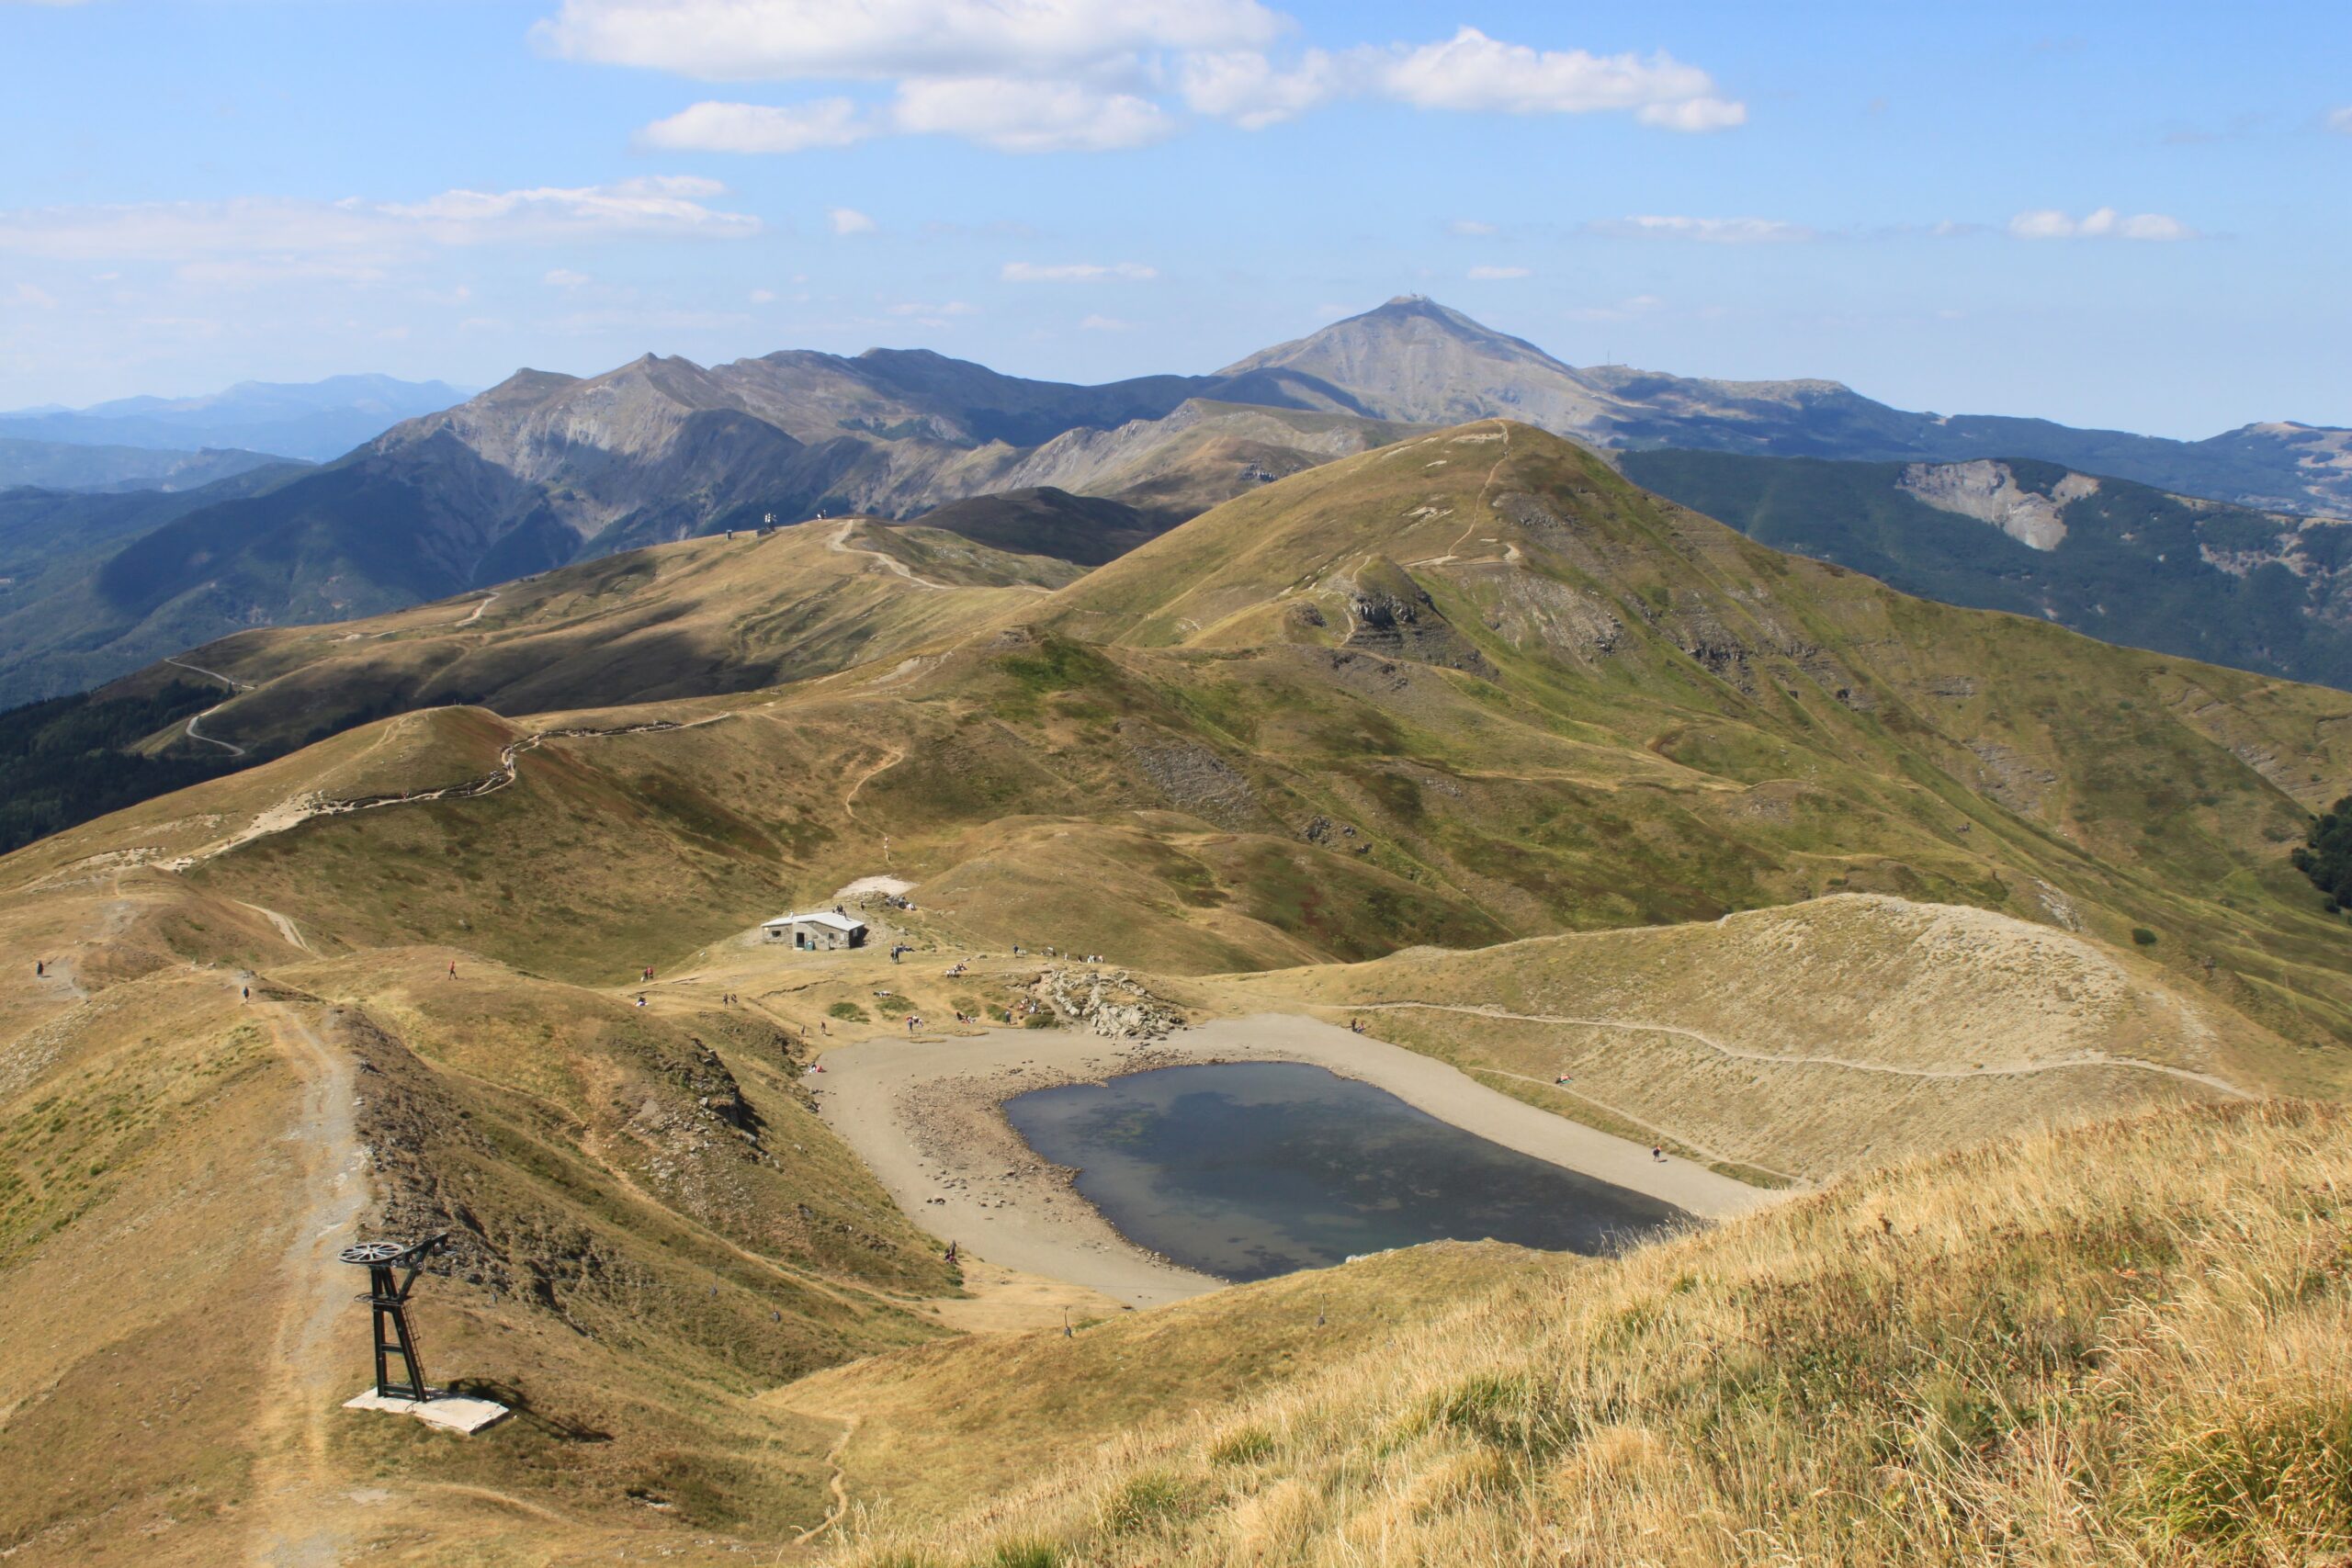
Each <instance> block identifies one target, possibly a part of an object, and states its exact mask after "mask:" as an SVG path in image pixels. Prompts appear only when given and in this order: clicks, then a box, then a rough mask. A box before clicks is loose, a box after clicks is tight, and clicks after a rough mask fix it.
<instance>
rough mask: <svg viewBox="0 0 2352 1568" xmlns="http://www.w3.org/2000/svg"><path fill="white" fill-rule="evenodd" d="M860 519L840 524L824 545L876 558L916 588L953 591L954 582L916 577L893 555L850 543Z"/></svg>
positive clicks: (854, 518) (841, 551)
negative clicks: (850, 537)
mask: <svg viewBox="0 0 2352 1568" xmlns="http://www.w3.org/2000/svg"><path fill="white" fill-rule="evenodd" d="M862 521H864V519H862V518H856V517H853V518H851V519H850V520H849V521H848V522H846V523H844V524H842V525H841V526H840V527H839V528H837V529H835V530H834V531H833V536H832V537H831V539H829V540H827V541H826V544H825V547H826V548H827V549H829V550H833V551H836V552H838V553H839V554H842V555H845V556H865V557H868V558H871V559H874V560H878V561H880V562H881V563H882V564H883V565H884V566H886V567H888V569H889V570H892V571H895V572H897V573H898V574H899V576H900V577H903V578H905V579H906V580H907V581H909V582H911V583H913V584H914V585H915V586H916V587H917V588H929V589H932V590H933V591H934V592H941V593H952V592H955V588H956V585H955V584H954V583H952V582H933V581H932V580H931V579H929V578H928V577H918V576H916V575H915V573H914V572H913V571H912V570H910V569H909V567H908V566H907V563H906V562H904V561H902V560H899V558H896V557H894V556H888V555H885V554H883V553H882V552H881V551H880V550H869V549H867V548H866V547H865V546H863V545H853V544H851V543H850V542H849V536H850V534H851V532H852V531H853V530H854V529H855V528H856V527H857V525H858V524H859V523H860V522H862Z"/></svg>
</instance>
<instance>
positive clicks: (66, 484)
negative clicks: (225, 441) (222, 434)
mask: <svg viewBox="0 0 2352 1568" xmlns="http://www.w3.org/2000/svg"><path fill="white" fill-rule="evenodd" d="M284 462H285V459H284V458H282V457H271V456H269V455H268V454H267V453H264V452H245V451H237V450H229V451H220V450H208V451H201V452H191V451H185V450H182V449H180V448H177V447H169V446H85V445H82V444H79V443H76V442H71V441H27V440H20V439H17V438H15V437H11V436H8V435H5V434H0V490H7V489H10V488H13V487H15V486H18V485H33V486H37V487H39V488H40V489H42V490H58V491H127V490H159V491H190V490H198V489H201V488H203V487H204V486H206V485H209V484H210V483H212V482H213V481H214V480H216V479H227V478H228V477H230V476H231V475H232V474H242V473H244V472H245V471H247V470H248V469H252V468H269V467H273V466H276V465H280V464H283V463H284Z"/></svg>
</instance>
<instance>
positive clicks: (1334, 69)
mask: <svg viewBox="0 0 2352 1568" xmlns="http://www.w3.org/2000/svg"><path fill="white" fill-rule="evenodd" d="M1344 77H1345V73H1344V71H1343V69H1342V67H1341V65H1340V62H1338V61H1336V60H1334V59H1332V57H1331V56H1329V55H1328V54H1326V53H1324V52H1323V51H1321V50H1319V49H1310V50H1308V51H1306V55H1305V57H1304V58H1302V59H1301V60H1300V62H1299V63H1298V64H1297V65H1296V66H1295V67H1294V68H1292V69H1290V70H1287V71H1285V70H1281V69H1278V68H1277V67H1276V66H1275V64H1274V63H1273V62H1272V61H1271V60H1268V59H1267V58H1266V57H1265V56H1264V55H1263V54H1261V53H1259V52H1258V51H1256V50H1227V51H1219V52H1217V53H1214V54H1196V55H1193V56H1192V57H1191V58H1190V59H1188V60H1186V61H1185V62H1184V63H1183V68H1182V71H1181V72H1180V73H1179V76H1178V79H1179V83H1180V85H1181V86H1182V90H1183V94H1184V102H1185V103H1186V104H1187V105H1188V106H1190V107H1192V108H1193V111H1194V112H1196V113H1199V114H1204V115H1208V116H1210V117H1212V118H1216V119H1227V120H1231V121H1232V122H1233V123H1234V124H1236V125H1238V126H1240V127H1241V128H1242V129H1243V130H1264V129H1265V128H1266V127H1267V126H1270V125H1275V124H1279V123H1280V122H1281V121H1283V120H1286V119H1291V118H1295V117H1296V116H1298V115H1301V114H1304V113H1306V111H1307V110H1308V109H1311V108H1314V107H1317V106H1318V105H1320V104H1322V103H1324V102H1326V101H1327V100H1329V99H1330V98H1331V97H1333V96H1337V95H1338V94H1339V93H1340V92H1341V91H1342V90H1343V89H1344V86H1345V80H1344Z"/></svg>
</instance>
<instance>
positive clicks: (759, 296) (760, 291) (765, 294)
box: [751, 288, 775, 305]
mask: <svg viewBox="0 0 2352 1568" xmlns="http://www.w3.org/2000/svg"><path fill="white" fill-rule="evenodd" d="M751 300H752V304H754V305H773V304H775V289H773V288H754V289H752V293H751Z"/></svg>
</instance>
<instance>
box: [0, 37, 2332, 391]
mask: <svg viewBox="0 0 2352 1568" xmlns="http://www.w3.org/2000/svg"><path fill="white" fill-rule="evenodd" d="M2347 37H2352V28H2347V27H2346V16H2345V12H2344V10H2343V8H2342V6H2341V5H2340V4H2334V5H2321V4H2310V5H2285V4H2278V5H2244V6H2237V7H2233V8H2226V9H2225V8H2222V7H2214V6H2205V5H2198V6H2187V5H2168V4H2163V3H2161V0H2159V3H2155V4H2145V3H2143V4H2138V5H2130V6H2125V5H2077V6H2065V5H2048V4H2044V5H2036V6H2023V5H2017V6H2011V5H2000V4H1990V5H1986V4H1980V5H1973V6H1965V7H1962V6H1928V5H1886V4H1883V3H1881V4H1874V5H1844V4H1813V5H1808V6H1805V7H1804V9H1803V11H1802V13H1801V16H1800V15H1798V14H1796V13H1794V12H1793V10H1792V8H1789V7H1781V6H1757V5H1753V4H1744V5H1680V6H1678V5H1671V4H1657V3H1645V4H1640V5H1630V4H1628V5H1616V4H1589V5H1579V6H1559V5H1521V4H1459V5H1453V4H1449V5H1443V6H1438V5H1413V6H1404V5H1380V4H1370V5H1362V4H1360V5H1347V6H1340V5H1323V4H1307V3H1304V0H1300V3H1294V4H1277V3H1276V0H1123V3H1113V0H858V3H842V0H537V3H532V4H508V3H506V0H399V3H397V4H379V3H375V0H332V3H329V0H190V3H186V4H161V3H157V4H148V3H141V0H79V3H65V4H57V3H41V0H0V61H5V62H6V79H7V81H8V84H9V91H8V93H7V94H6V95H5V96H0V145H5V146H6V148H7V150H8V152H7V156H6V159H5V161H4V162H0V407H9V406H20V405H27V404H35V403H42V402H49V401H57V402H62V403H68V404H79V403H83V402H87V401H91V400H96V399H100V398H107V397H116V396H122V395H127V394H130V393H135V392H164V393H187V392H195V391H200V390H205V389H210V388H213V387H217V386H220V385H222V384H225V383H227V382H229V381H232V380H237V379H242V378H266V379H307V378H313V377H318V376H324V375H329V374H334V373H336V372H341V371H350V370H369V369H373V370H385V371H389V372H391V373H393V374H396V375H401V376H407V377H413V378H424V377H434V376H438V377H442V378H448V379H451V380H456V381H461V382H469V383H473V384H488V383H489V382H492V381H494V380H496V379H498V378H501V377H503V376H504V375H505V374H507V373H508V372H509V371H511V370H513V369H514V368H515V367H518V366H524V365H529V366H533V367H540V368H547V369H559V370H567V371H572V372H582V373H585V372H593V371H595V370H599V369H603V368H606V367H610V366H612V365H615V364H617V363H619V362H621V361H623V360H626V359H628V358H630V357H633V356H634V355H638V354H639V353H642V352H645V351H647V350H653V351H656V352H660V353H664V354H683V355H688V356H689V357H691V358H694V359H695V360H698V361H701V362H704V363H711V362H714V361H718V360H724V359H729V358H733V357H736V356H739V355H752V354H760V353H764V352H767V351H769V350H772V349H775V348H783V347H813V348H821V349H828V350H832V351H837V352H844V353H848V352H855V351H856V350H859V349H862V348H865V347H868V346H872V345H876V344H888V345H896V346H924V347H932V348H936V349H938V350H940V351H942V352H944V353H948V354H953V355H961V356H965V357H969V358H975V359H979V360H982V361H984V362H986V363H988V364H990V365H993V366H996V367H999V368H1001V369H1005V370H1010V371H1014V372H1017V373H1022V374H1027V375H1035V376H1047V377H1056V378H1076V379H1088V380H1094V379H1104V378H1113V377H1117V376H1124V375H1135V374H1142V373H1147V372H1152V371H1159V370H1189V371H1205V370H1210V369H1214V368H1216V367H1218V366H1220V365H1223V364H1225V363H1227V362H1228V361H1230V360H1232V359H1235V358H1238V357H1239V356H1241V355H1244V354H1246V353H1248V352H1250V351H1251V350H1253V349H1256V348H1259V347H1261V346H1264V345H1265V344H1270V343H1273V342H1276V341H1280V340H1282V339H1284V338H1289V337H1295V336H1297V335H1299V334H1301V333H1305V332H1308V331H1311V330H1312V329H1313V328H1315V327H1316V326H1317V325H1318V324H1320V323H1321V322H1323V321H1329V320H1331V319H1333V318H1335V317H1336V316H1339V315H1341V314H1345V313H1349V312H1351V311H1353V310H1361V309H1364V308H1366V307H1368V306H1371V305H1374V304H1376V303H1378V302H1379V301H1380V300H1381V299H1385V298H1387V297H1388V296H1390V295H1394V294H1397V293H1404V292H1420V293H1426V294H1430V295H1431V296H1433V297H1435V298H1437V299H1442V300H1444V301H1446V302H1447V303H1449V304H1453V305H1454V306H1457V307H1458V308H1460V309H1462V310H1467V311H1468V312H1470V313H1471V314H1473V315H1475V316H1476V317H1478V318H1480V319H1481V320H1484V321H1487V322H1489V323H1490V324H1492V325H1495V326H1497V327H1499V328H1502V329H1504V330H1507V331H1510V332H1513V333H1519V334H1520V335H1521V336H1524V337H1527V338H1529V339H1531V340H1532V341H1533V342H1535V343H1537V344H1541V345H1542V346H1544V347H1545V348H1547V349H1549V350H1551V351H1552V352H1554V353H1555V354H1557V355H1560V356H1561V357H1563V358H1565V359H1567V360H1568V361H1570V362H1571V363H1577V364H1583V363H1590V362H1595V361H1599V360H1601V359H1604V358H1613V359H1616V360H1619V361H1623V362H1629V363H1632V364H1636V365H1641V366H1645V367H1652V368H1657V369H1664V370H1671V371H1675V372H1678V373H1682V374H1689V375H1707V376H1718V377H1727V378H1780V377H1792V376H1820V377H1830V378H1837V379H1839V380H1843V381H1846V382H1849V384H1851V385H1853V386H1855V387H1856V388H1858V389H1860V390H1862V391H1863V392H1865V393H1868V394H1869V395H1871V396H1873V397H1877V398H1881V399H1883V400H1888V401H1890V402H1894V403H1897V404H1900V405H1902V406H1905V407H1911V408H1929V409H1935V410H1939V411H1941V412H2003V413H2018V414H2039V415H2043V416H2047V417H2052V418H2057V419H2063V420H2065V421H2067V422H2069V423H2085V424H2106V425H2115V426H2120V427H2123V428H2129V429H2136V430H2145V431H2151V432H2154V433H2158V434H2172V435H2204V434H2213V433H2214V432H2216V431H2219V430H2222V429H2224V428H2228V427H2230V426H2233V425H2236V424H2240V423H2246V422H2248V421H2252V420H2257V419H2278V418H2291V419H2300V420H2304V421H2307V422H2312V423H2336V424H2352V374H2347V372H2346V365H2347V363H2352V291H2347V289H2346V267H2345V262H2344V258H2345V257H2346V255H2347V254H2352V200H2347V199H2346V197H2347V196H2352V42H2347Z"/></svg>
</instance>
